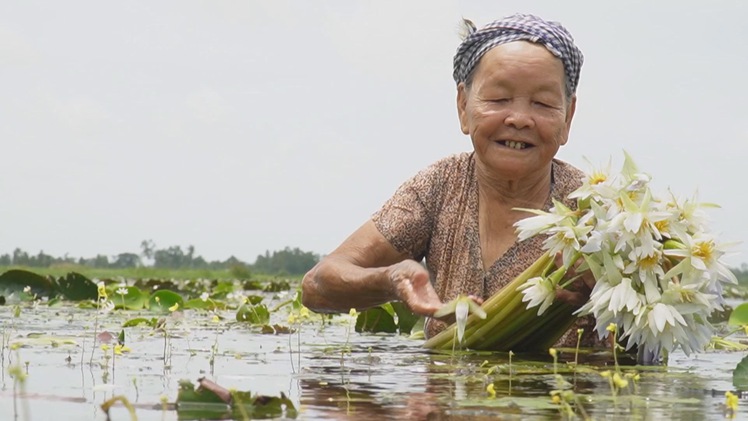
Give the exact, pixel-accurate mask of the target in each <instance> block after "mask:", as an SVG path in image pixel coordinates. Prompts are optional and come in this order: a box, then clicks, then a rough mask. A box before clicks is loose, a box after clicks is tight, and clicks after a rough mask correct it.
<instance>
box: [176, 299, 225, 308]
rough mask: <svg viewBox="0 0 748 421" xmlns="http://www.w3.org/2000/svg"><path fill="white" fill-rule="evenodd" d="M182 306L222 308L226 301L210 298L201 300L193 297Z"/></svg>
mask: <svg viewBox="0 0 748 421" xmlns="http://www.w3.org/2000/svg"><path fill="white" fill-rule="evenodd" d="M184 308H185V309H192V310H217V309H218V310H224V309H225V308H226V303H224V302H222V301H215V300H212V299H211V300H205V301H203V300H202V299H200V298H193V299H191V300H187V301H185V302H184Z"/></svg>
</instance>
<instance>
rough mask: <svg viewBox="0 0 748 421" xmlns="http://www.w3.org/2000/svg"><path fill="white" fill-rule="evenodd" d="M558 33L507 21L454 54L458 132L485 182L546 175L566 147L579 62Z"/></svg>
mask: <svg viewBox="0 0 748 421" xmlns="http://www.w3.org/2000/svg"><path fill="white" fill-rule="evenodd" d="M502 28H503V29H502ZM506 28H508V29H506ZM517 28H524V29H523V30H519V29H517ZM549 34H550V35H549ZM564 34H566V35H568V32H566V30H564V29H563V28H562V27H561V26H560V25H557V24H550V23H548V22H545V21H542V20H540V19H539V18H536V17H534V16H529V17H528V15H515V16H513V17H510V18H506V19H504V20H502V21H497V22H494V23H492V24H490V25H488V26H487V27H486V28H484V29H481V30H480V31H475V30H473V31H472V32H471V33H470V34H469V35H468V36H467V38H466V40H465V42H463V44H462V45H461V46H460V48H459V49H458V52H457V55H456V56H455V72H454V76H455V80H456V81H457V83H458V85H457V108H458V114H459V118H460V125H461V128H462V131H463V132H464V133H465V134H469V135H470V137H471V139H472V142H473V146H474V149H475V152H476V157H477V159H478V163H479V167H480V168H481V170H482V171H486V172H488V173H489V175H490V176H492V177H498V178H500V179H504V180H521V179H532V178H533V177H535V176H538V177H543V176H544V174H545V176H547V174H548V171H549V169H550V165H551V161H552V159H553V157H554V156H555V154H556V152H558V149H559V148H560V147H561V146H562V145H564V144H565V143H566V141H567V139H568V134H569V129H570V127H571V120H572V117H573V116H574V110H575V107H576V96H575V95H574V92H575V91H576V86H577V82H578V80H579V67H580V66H581V62H582V55H581V52H579V50H578V49H577V48H576V47H574V46H573V43H572V42H571V37H570V36H568V37H566V38H565V39H564V40H563V42H562V41H559V39H558V37H561V36H562V35H564ZM553 37H556V38H553ZM559 54H561V55H560V56H559Z"/></svg>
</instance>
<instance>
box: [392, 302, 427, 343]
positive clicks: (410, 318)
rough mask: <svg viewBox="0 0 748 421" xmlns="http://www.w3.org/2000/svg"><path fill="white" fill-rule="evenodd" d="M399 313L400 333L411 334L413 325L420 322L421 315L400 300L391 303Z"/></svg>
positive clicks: (398, 324)
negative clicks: (414, 312)
mask: <svg viewBox="0 0 748 421" xmlns="http://www.w3.org/2000/svg"><path fill="white" fill-rule="evenodd" d="M390 305H392V308H393V310H395V313H396V314H397V328H398V330H399V331H400V333H402V334H405V335H409V334H410V332H411V331H412V330H413V326H415V324H416V323H417V322H418V319H419V318H420V316H418V315H416V314H413V312H412V311H410V309H409V308H408V306H406V305H405V304H403V303H402V302H400V301H395V302H392V303H390Z"/></svg>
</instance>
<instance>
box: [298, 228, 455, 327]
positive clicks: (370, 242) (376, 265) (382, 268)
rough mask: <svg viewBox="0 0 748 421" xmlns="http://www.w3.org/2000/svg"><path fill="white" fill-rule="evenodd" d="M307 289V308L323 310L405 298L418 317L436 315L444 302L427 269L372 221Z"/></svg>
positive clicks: (319, 268)
mask: <svg viewBox="0 0 748 421" xmlns="http://www.w3.org/2000/svg"><path fill="white" fill-rule="evenodd" d="M301 288H302V302H303V304H304V305H305V306H306V307H309V308H310V309H312V310H314V311H317V312H326V313H340V312H347V311H348V310H350V309H351V308H355V309H358V310H361V309H366V308H369V307H374V306H377V305H379V304H383V303H386V302H389V301H398V300H399V301H402V302H404V303H405V304H406V305H407V306H408V307H409V308H410V310H411V311H413V312H414V313H416V314H420V315H423V316H430V315H432V314H433V313H434V312H435V311H436V310H438V309H439V308H440V307H441V304H442V303H441V301H440V300H439V297H438V296H437V294H436V291H435V290H434V288H433V287H432V285H431V281H430V279H429V273H428V271H427V270H426V268H424V267H423V266H422V265H421V264H419V263H418V262H416V261H414V260H411V259H408V256H407V255H405V254H403V253H401V252H398V251H397V250H396V249H395V248H394V247H393V246H392V244H390V242H389V241H387V239H386V238H385V237H384V236H383V235H382V234H381V233H380V232H379V230H378V229H377V227H376V226H375V225H374V222H373V221H371V220H369V221H367V222H366V223H365V224H364V225H362V226H361V227H360V228H359V229H358V230H356V231H355V232H354V233H353V234H351V236H350V237H348V238H347V239H346V240H345V241H344V242H343V243H342V244H341V245H340V246H339V247H338V248H337V249H335V251H333V252H332V253H330V254H329V255H327V256H325V257H324V258H323V259H322V260H321V261H320V262H319V263H318V264H317V265H316V266H315V267H314V268H312V270H310V271H309V272H308V273H307V274H306V275H305V276H304V279H303V281H302V284H301Z"/></svg>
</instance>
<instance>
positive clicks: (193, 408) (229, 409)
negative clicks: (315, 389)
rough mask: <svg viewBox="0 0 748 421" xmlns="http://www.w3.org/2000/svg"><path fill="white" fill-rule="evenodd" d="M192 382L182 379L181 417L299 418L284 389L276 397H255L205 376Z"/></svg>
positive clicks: (179, 407) (180, 386) (179, 410)
mask: <svg viewBox="0 0 748 421" xmlns="http://www.w3.org/2000/svg"><path fill="white" fill-rule="evenodd" d="M198 382H199V386H198V387H197V388H194V386H193V385H192V383H191V382H189V381H185V380H183V381H181V382H180V383H179V393H178V395H177V402H176V403H177V413H178V417H179V418H180V419H226V418H232V419H246V418H247V417H251V418H279V417H285V418H295V417H296V415H297V412H296V408H295V407H294V405H293V402H291V400H290V399H288V398H287V397H286V395H285V394H284V393H283V392H281V393H280V397H276V396H263V395H255V396H252V394H251V393H250V392H244V391H233V392H232V391H229V390H228V389H226V388H224V387H222V386H220V385H218V384H216V383H214V382H212V381H210V380H207V379H205V378H202V379H200V380H198Z"/></svg>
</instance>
